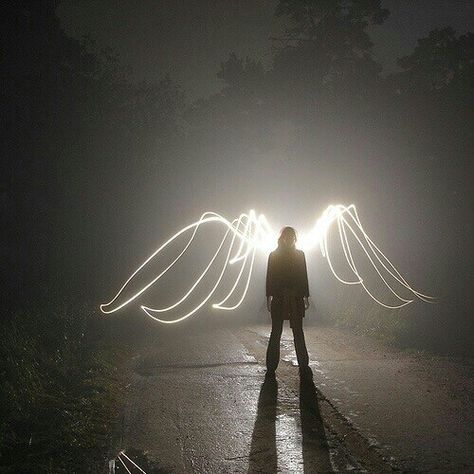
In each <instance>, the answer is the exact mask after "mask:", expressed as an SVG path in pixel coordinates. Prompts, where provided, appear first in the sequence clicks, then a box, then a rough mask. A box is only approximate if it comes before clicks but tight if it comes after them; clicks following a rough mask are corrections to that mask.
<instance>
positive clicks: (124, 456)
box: [117, 451, 146, 474]
mask: <svg viewBox="0 0 474 474" xmlns="http://www.w3.org/2000/svg"><path fill="white" fill-rule="evenodd" d="M122 457H123V458H124V459H125V460H127V461H128V462H129V463H130V464H132V466H134V467H136V468H137V469H138V470H139V471H140V472H141V473H142V474H146V472H145V471H144V470H143V469H142V468H141V467H140V466H139V465H138V464H137V463H136V462H135V461H133V460H132V459H130V457H129V456H127V455H126V454H125V451H120V453H118V455H117V459H118V460H119V461H120V463H121V464H122V466H123V467H124V468H125V470H126V471H127V472H128V473H129V474H132V471H130V469H129V468H128V466H127V464H126V463H125V461H124V459H122Z"/></svg>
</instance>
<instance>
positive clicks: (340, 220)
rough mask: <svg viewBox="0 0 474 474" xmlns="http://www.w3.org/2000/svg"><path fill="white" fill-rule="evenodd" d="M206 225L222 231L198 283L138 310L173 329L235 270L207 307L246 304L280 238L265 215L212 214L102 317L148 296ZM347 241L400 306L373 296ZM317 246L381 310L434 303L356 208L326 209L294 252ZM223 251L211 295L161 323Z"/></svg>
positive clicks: (106, 306)
mask: <svg viewBox="0 0 474 474" xmlns="http://www.w3.org/2000/svg"><path fill="white" fill-rule="evenodd" d="M209 224H219V225H223V226H224V229H225V230H226V231H225V235H224V236H223V237H222V239H221V241H220V243H219V245H218V248H217V250H216V251H215V253H214V255H213V256H212V257H211V259H210V260H209V263H208V264H207V266H206V267H205V268H204V270H203V271H202V272H201V274H200V275H199V276H198V278H197V279H196V281H195V282H194V283H193V284H192V285H191V286H190V287H189V288H188V290H187V291H186V292H185V293H184V294H183V295H182V296H181V297H180V298H179V299H178V300H177V301H176V302H175V303H173V304H171V305H169V306H166V307H160V308H151V307H148V306H144V305H141V306H140V307H141V309H142V310H143V311H144V312H145V313H146V314H147V315H148V316H149V317H151V318H153V319H154V320H156V321H159V322H161V323H166V324H171V323H177V322H180V321H183V320H185V319H187V318H188V317H190V316H191V315H193V314H195V313H196V312H197V311H198V310H199V309H200V308H202V307H203V306H204V305H205V304H206V303H207V302H208V301H209V300H210V299H211V298H212V296H213V295H214V293H215V292H216V290H217V289H218V288H219V286H220V285H221V284H222V280H223V278H224V275H225V274H226V272H227V271H228V270H229V268H230V267H231V266H233V265H235V264H238V265H240V267H239V270H238V273H237V275H236V276H235V277H234V280H233V285H231V288H230V290H229V291H228V292H227V294H226V295H225V296H224V297H223V298H222V299H221V300H220V301H218V302H215V303H212V305H211V306H212V308H215V309H221V310H227V311H230V310H233V309H236V308H238V307H239V306H240V305H241V304H242V302H243V301H244V299H245V296H246V294H247V292H248V289H249V286H250V280H251V276H252V271H253V266H254V261H255V255H256V251H257V249H258V250H260V251H262V252H263V253H264V254H268V253H269V252H270V251H271V250H273V249H274V248H275V246H276V242H277V237H278V234H277V233H276V232H275V231H274V230H273V229H272V227H271V226H270V224H269V223H268V221H267V219H266V217H265V216H264V215H263V214H260V215H258V216H257V214H256V213H255V211H254V210H253V209H252V210H250V211H249V212H248V213H242V214H240V216H239V217H238V218H236V219H234V220H233V221H229V220H227V219H225V218H224V217H222V216H221V215H219V214H217V213H215V212H211V211H208V212H205V213H203V214H202V215H201V218H200V219H199V220H197V221H195V222H193V223H192V224H189V225H188V226H186V227H184V228H183V229H181V230H180V231H178V232H177V233H176V234H174V235H173V236H172V237H170V238H169V239H168V240H167V241H166V242H165V243H164V244H163V245H161V246H160V247H159V248H158V249H157V250H155V252H153V253H152V254H151V255H150V256H149V257H148V258H147V259H146V260H145V261H144V262H143V263H142V264H141V265H140V266H139V267H138V268H137V269H136V270H135V271H134V272H133V273H132V274H131V276H130V277H129V278H128V279H127V280H126V281H125V283H124V284H123V285H122V287H121V288H120V290H119V291H118V292H117V294H116V295H115V296H114V297H113V298H112V300H111V301H110V302H108V303H106V304H102V305H100V309H101V311H102V312H104V313H106V314H110V313H114V312H116V311H118V310H120V309H122V308H124V307H125V306H126V305H128V304H130V303H132V302H133V301H134V300H136V299H137V298H138V297H139V296H141V295H142V294H144V293H145V291H146V290H148V289H149V288H150V287H151V286H152V285H154V284H156V283H157V282H158V281H159V279H160V278H162V277H163V276H164V275H165V274H166V273H167V272H168V271H169V270H170V269H171V268H172V267H173V266H174V265H175V264H176V263H177V262H178V261H179V260H180V259H181V258H182V257H183V255H184V254H185V253H186V251H187V250H188V249H189V247H190V246H191V244H192V243H193V241H194V239H195V236H196V233H197V231H198V229H200V228H201V226H204V225H209ZM333 228H334V229H337V234H338V238H336V239H335V240H336V242H338V243H339V245H340V247H341V248H342V254H343V256H344V259H345V262H346V263H347V267H348V269H349V270H350V272H351V273H352V274H353V276H354V279H350V280H347V279H345V278H343V277H342V276H340V275H339V273H338V272H337V271H336V269H335V267H334V264H333V261H332V259H331V252H330V249H329V246H328V236H329V232H330V230H331V229H333ZM186 232H191V236H190V237H189V240H188V241H187V243H186V244H185V246H184V248H183V249H182V250H181V251H180V252H179V253H178V255H177V257H176V258H174V260H172V262H171V263H170V264H169V265H167V266H166V268H165V269H164V270H163V271H161V272H160V273H159V274H158V275H157V276H156V277H154V278H152V279H151V281H149V282H148V283H146V284H145V285H144V286H142V287H141V288H140V289H139V290H138V291H136V292H134V293H132V295H131V296H128V297H126V298H125V297H124V292H125V289H126V288H127V287H128V286H129V284H130V282H131V281H132V280H134V279H135V278H136V277H137V275H139V274H140V272H142V270H144V268H145V267H146V266H147V265H148V264H149V263H150V262H151V261H152V260H153V259H154V258H155V257H157V256H158V255H159V254H160V252H162V251H163V250H164V249H165V248H166V247H167V246H168V245H170V244H171V243H172V242H174V241H175V240H176V239H177V238H178V237H180V236H181V235H183V234H185V233H186ZM229 235H230V236H231V239H230V242H228V240H229V239H228V237H229ZM349 236H350V237H351V238H353V239H352V240H355V242H356V244H357V245H356V246H357V248H359V249H360V250H362V252H363V255H365V257H366V259H367V260H366V261H368V263H369V264H370V266H371V268H373V270H374V271H375V274H376V275H377V276H378V278H379V279H380V280H381V281H382V283H383V285H384V286H385V287H386V288H387V289H388V290H389V292H390V293H391V294H392V295H393V297H394V298H395V300H396V301H398V303H395V304H389V303H386V302H383V301H382V300H381V299H380V298H379V297H377V296H375V295H374V294H373V292H372V291H371V290H369V288H368V287H367V285H366V284H365V282H364V278H363V276H362V275H361V273H360V270H359V268H358V266H357V264H356V259H355V258H354V253H353V248H351V243H350V238H349ZM316 246H319V249H320V251H321V254H322V256H323V257H324V258H325V259H326V261H327V263H328V266H329V268H330V270H331V272H332V274H333V275H334V277H335V278H336V279H337V280H338V281H340V282H341V283H343V284H346V285H360V286H361V287H362V288H363V289H364V290H365V292H366V293H367V294H368V295H369V296H370V297H371V298H372V299H373V300H374V301H375V302H376V303H378V304H380V305H381V306H383V307H385V308H401V307H403V306H406V305H407V304H410V303H412V302H413V301H414V300H415V299H420V300H422V301H425V302H431V301H432V300H433V298H432V297H430V296H428V295H425V294H423V293H420V292H419V291H417V290H415V289H414V288H412V287H411V286H410V285H409V284H408V282H407V281H406V280H405V279H404V278H403V277H402V275H401V274H400V272H399V271H398V270H397V269H396V268H395V266H394V265H393V264H392V262H391V261H390V260H389V259H388V258H387V257H386V256H385V255H384V254H383V252H382V251H381V250H380V248H379V247H378V246H377V245H376V244H375V243H374V242H373V241H372V239H371V238H370V237H369V236H368V235H367V233H366V232H365V230H364V228H363V227H362V224H361V222H360V219H359V216H358V214H357V209H356V207H355V205H354V204H351V205H349V206H343V205H341V204H338V205H330V206H328V207H327V208H326V210H325V211H324V212H323V213H322V215H321V217H320V218H319V219H318V220H317V221H316V223H315V225H314V226H313V228H312V229H311V230H310V231H309V232H307V233H305V234H302V235H300V237H299V240H298V248H300V249H302V250H303V251H305V252H309V251H310V250H312V249H313V248H314V247H316ZM226 247H227V253H226V256H225V260H224V263H223V264H222V267H221V270H220V272H219V274H218V276H217V278H216V279H215V283H214V285H213V286H212V288H211V290H210V291H209V293H208V294H207V295H206V296H205V297H204V298H203V299H201V301H200V302H199V303H198V304H197V305H196V306H194V307H193V308H192V309H191V310H189V311H188V312H186V313H185V314H183V315H182V316H180V317H177V318H175V319H161V318H159V317H158V316H157V314H160V313H166V312H169V311H172V310H174V309H175V308H177V307H178V306H180V305H182V304H183V303H185V302H186V301H187V300H188V299H189V298H190V297H191V296H192V294H193V293H195V290H196V288H197V287H198V285H199V283H201V282H202V281H203V279H204V277H205V276H206V275H208V274H211V275H212V272H211V273H210V270H211V268H212V267H213V265H214V264H215V262H216V260H217V258H218V256H219V255H220V254H221V252H222V250H223V249H224V248H226ZM234 247H235V248H234ZM242 282H243V284H242ZM242 286H243V288H242V289H241V290H240V291H241V294H240V296H239V297H238V298H237V301H236V302H235V303H233V304H228V305H224V304H225V303H226V302H227V301H228V300H230V299H231V298H232V296H233V295H234V294H237V292H238V291H239V290H238V288H239V287H242ZM400 290H404V291H406V292H407V293H408V294H410V295H411V297H410V298H406V297H403V296H402V295H401V294H400Z"/></svg>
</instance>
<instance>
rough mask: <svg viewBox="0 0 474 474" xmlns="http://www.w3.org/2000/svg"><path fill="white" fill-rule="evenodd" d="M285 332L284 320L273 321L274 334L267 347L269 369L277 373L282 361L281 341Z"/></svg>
mask: <svg viewBox="0 0 474 474" xmlns="http://www.w3.org/2000/svg"><path fill="white" fill-rule="evenodd" d="M282 331H283V320H281V319H280V320H279V319H272V332H271V334H270V340H269V341H268V347H267V369H268V370H269V371H275V370H276V368H277V367H278V362H279V361H280V339H281V333H282Z"/></svg>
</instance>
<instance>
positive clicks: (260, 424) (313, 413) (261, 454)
mask: <svg viewBox="0 0 474 474" xmlns="http://www.w3.org/2000/svg"><path fill="white" fill-rule="evenodd" d="M277 395H278V384H277V382H276V380H274V379H273V380H272V379H266V380H265V382H264V383H263V384H262V387H261V389H260V395H259V397H258V405H257V417H256V420H255V425H254V428H253V433H252V441H251V446H250V454H249V468H248V471H247V472H248V473H249V474H253V473H257V472H258V473H262V472H265V473H275V472H277V471H278V469H277V468H278V460H277V447H276V424H275V423H276V415H277ZM299 408H300V417H301V431H302V454H303V464H304V472H305V473H319V472H321V473H323V472H324V473H330V472H333V470H332V467H331V461H330V458H329V446H328V443H327V439H326V434H325V431H324V425H323V420H322V418H321V413H320V411H319V404H318V397H317V391H316V387H315V385H314V382H313V381H312V380H304V379H302V380H301V381H300V403H299Z"/></svg>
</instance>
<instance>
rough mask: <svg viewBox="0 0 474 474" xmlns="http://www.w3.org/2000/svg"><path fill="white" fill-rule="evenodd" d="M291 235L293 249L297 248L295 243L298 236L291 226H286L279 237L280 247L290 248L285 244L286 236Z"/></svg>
mask: <svg viewBox="0 0 474 474" xmlns="http://www.w3.org/2000/svg"><path fill="white" fill-rule="evenodd" d="M288 235H291V236H293V238H294V239H293V245H292V246H291V248H295V243H296V240H297V238H298V237H297V235H296V230H295V229H294V228H293V227H290V226H285V227H283V229H281V231H280V237H278V247H288V245H287V244H286V243H285V240H284V239H285V238H286V236H288Z"/></svg>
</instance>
